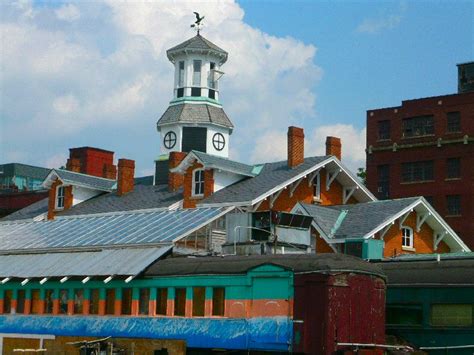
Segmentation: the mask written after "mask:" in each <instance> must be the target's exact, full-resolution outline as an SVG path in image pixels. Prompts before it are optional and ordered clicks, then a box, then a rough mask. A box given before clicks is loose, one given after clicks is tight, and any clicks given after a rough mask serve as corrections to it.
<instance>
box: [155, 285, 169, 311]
mask: <svg viewBox="0 0 474 355" xmlns="http://www.w3.org/2000/svg"><path fill="white" fill-rule="evenodd" d="M156 295H157V297H158V299H157V301H156V314H159V315H160V316H166V312H167V310H168V289H167V288H159V289H157V292H156Z"/></svg>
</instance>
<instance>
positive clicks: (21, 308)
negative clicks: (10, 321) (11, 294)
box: [16, 290, 26, 313]
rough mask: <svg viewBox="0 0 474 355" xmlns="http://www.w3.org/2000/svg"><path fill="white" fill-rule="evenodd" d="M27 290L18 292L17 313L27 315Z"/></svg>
mask: <svg viewBox="0 0 474 355" xmlns="http://www.w3.org/2000/svg"><path fill="white" fill-rule="evenodd" d="M25 295H26V292H25V290H18V292H17V295H16V313H25Z"/></svg>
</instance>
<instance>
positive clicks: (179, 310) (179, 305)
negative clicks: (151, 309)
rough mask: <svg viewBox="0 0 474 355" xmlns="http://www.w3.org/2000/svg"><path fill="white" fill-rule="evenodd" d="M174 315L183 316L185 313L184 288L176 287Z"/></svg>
mask: <svg viewBox="0 0 474 355" xmlns="http://www.w3.org/2000/svg"><path fill="white" fill-rule="evenodd" d="M174 315H175V316H180V317H184V316H185V315H186V289H185V288H177V289H176V290H175V296H174Z"/></svg>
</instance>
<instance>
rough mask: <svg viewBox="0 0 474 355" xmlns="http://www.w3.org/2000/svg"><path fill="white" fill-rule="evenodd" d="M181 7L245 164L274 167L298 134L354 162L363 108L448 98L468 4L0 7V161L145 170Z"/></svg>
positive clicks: (463, 49)
mask: <svg viewBox="0 0 474 355" xmlns="http://www.w3.org/2000/svg"><path fill="white" fill-rule="evenodd" d="M192 11H199V12H200V13H202V14H204V15H205V16H206V20H205V21H206V27H205V28H204V30H203V35H204V36H206V37H207V38H208V39H210V40H211V41H213V42H214V43H216V44H217V45H219V46H221V47H222V48H224V49H226V50H227V51H228V52H229V61H228V62H227V63H226V64H225V66H224V67H223V70H224V71H225V73H226V74H225V75H224V77H223V78H222V79H221V86H220V87H221V101H222V103H223V105H224V109H225V110H226V112H227V114H228V115H229V116H230V118H231V119H232V121H233V122H234V124H235V126H236V128H235V130H234V133H233V135H232V137H231V142H230V145H231V158H234V159H237V160H241V161H244V162H261V161H272V160H278V159H284V158H285V156H286V128H287V127H288V126H289V125H297V126H301V127H303V128H304V129H305V133H306V138H307V141H306V153H307V155H317V154H323V153H324V138H325V136H326V135H336V136H340V137H342V139H343V161H345V162H346V163H347V164H348V165H349V166H350V167H351V168H356V167H358V166H363V165H364V163H365V162H364V159H365V153H364V147H365V118H366V110H368V109H371V108H380V107H386V106H396V105H399V104H400V102H401V100H405V99H412V98H418V97H427V96H434V95H443V94H450V93H454V92H456V85H457V83H456V79H457V78H456V75H457V72H456V64H457V63H460V62H466V61H472V60H473V58H474V48H473V46H474V34H473V31H474V29H473V23H474V2H473V1H449V2H448V1H436V2H435V1H402V2H400V1H363V2H347V1H344V2H342V1H339V2H338V1H330V2H329V1H328V2H317V1H291V2H290V1H239V2H238V3H235V2H233V1H226V2H219V3H214V2H197V3H196V2H192V3H190V2H153V3H141V2H137V1H136V2H132V3H118V2H114V1H95V2H78V1H76V2H29V1H20V2H14V1H12V2H2V3H1V4H0V14H1V15H0V32H1V42H0V44H1V47H2V51H1V54H0V59H1V66H0V119H1V122H0V162H12V161H16V162H23V163H29V164H34V165H41V166H48V167H58V166H60V165H63V164H64V163H65V161H66V158H67V155H68V148H71V147H77V146H85V145H89V146H96V147H99V148H104V149H109V150H113V151H115V152H116V158H120V157H126V158H130V159H135V160H136V162H137V175H144V174H149V173H151V172H152V171H153V160H154V158H155V157H156V156H158V154H159V143H158V142H159V136H158V133H157V132H156V129H155V124H156V121H157V120H158V118H159V117H160V116H161V114H162V113H163V112H164V111H165V110H166V107H167V105H168V102H169V100H170V99H171V95H172V71H173V68H172V66H171V64H170V63H169V62H168V61H167V59H166V56H165V50H166V49H167V48H170V47H171V46H173V45H175V44H178V43H180V42H182V41H184V40H186V39H187V38H189V37H191V36H193V35H194V33H193V32H192V30H190V29H189V23H191V22H192V21H193V16H194V15H193V14H192Z"/></svg>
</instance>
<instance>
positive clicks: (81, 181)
mask: <svg viewBox="0 0 474 355" xmlns="http://www.w3.org/2000/svg"><path fill="white" fill-rule="evenodd" d="M54 178H58V179H59V180H61V181H62V182H63V183H64V184H65V185H74V186H80V187H85V188H88V189H93V190H100V191H112V190H113V189H114V188H115V187H116V185H117V184H116V180H112V179H105V178H102V177H97V176H93V175H87V174H81V173H76V172H73V171H69V170H63V169H53V170H51V172H50V173H49V174H48V176H47V177H46V179H45V181H44V182H43V186H45V187H48V188H49V187H50V186H51V184H52V183H53V181H54Z"/></svg>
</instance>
